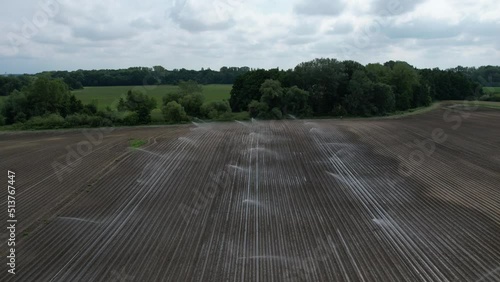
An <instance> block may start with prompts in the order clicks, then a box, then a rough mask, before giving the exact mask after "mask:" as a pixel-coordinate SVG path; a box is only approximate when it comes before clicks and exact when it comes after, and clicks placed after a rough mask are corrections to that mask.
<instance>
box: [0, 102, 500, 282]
mask: <svg viewBox="0 0 500 282" xmlns="http://www.w3.org/2000/svg"><path fill="white" fill-rule="evenodd" d="M89 136H90V137H89ZM101 137H102V138H101ZM130 139H143V140H147V144H146V145H144V146H143V147H141V148H139V149H133V148H130V147H129V140H130ZM0 148H1V154H0V157H1V165H0V166H1V171H0V173H1V177H0V181H1V182H0V183H2V185H3V186H4V188H2V189H1V190H0V196H1V197H0V202H1V206H2V211H4V212H2V213H3V214H2V218H4V219H5V220H3V222H4V223H3V224H4V225H5V226H4V227H2V228H1V229H2V236H3V237H2V241H3V242H5V241H6V238H7V233H6V231H5V230H6V229H5V227H6V226H7V223H5V222H6V220H7V170H11V171H14V172H15V173H16V181H17V182H16V189H17V193H16V200H17V207H16V211H17V217H18V226H17V229H16V233H17V245H16V250H17V252H16V258H17V265H16V275H15V276H12V275H10V274H8V273H7V268H6V264H5V263H3V266H2V267H3V268H2V269H3V270H2V273H1V274H0V278H1V279H0V280H1V281H499V280H500V111H498V110H493V109H483V108H479V109H474V110H470V109H460V108H453V109H452V108H440V109H439V110H435V111H432V112H429V113H426V114H422V115H416V116H411V117H406V118H400V119H370V120H311V121H303V120H287V121H253V122H233V123H213V124H212V123H211V124H209V123H203V124H192V125H183V126H170V127H149V128H133V129H130V128H118V129H114V130H112V131H110V130H107V131H102V130H101V131H97V130H91V131H89V132H86V133H85V134H84V132H82V131H81V130H74V131H66V132H61V131H52V132H31V133H2V134H0ZM64 167H65V168H66V169H65V170H62V169H63V168H64ZM1 250H2V252H1V253H2V256H3V257H4V261H6V258H5V257H6V256H7V250H8V249H7V244H6V243H3V244H2V247H1Z"/></svg>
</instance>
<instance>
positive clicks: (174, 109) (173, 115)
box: [162, 101, 188, 122]
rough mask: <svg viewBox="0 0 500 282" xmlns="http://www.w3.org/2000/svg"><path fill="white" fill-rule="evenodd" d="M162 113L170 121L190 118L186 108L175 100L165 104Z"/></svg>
mask: <svg viewBox="0 0 500 282" xmlns="http://www.w3.org/2000/svg"><path fill="white" fill-rule="evenodd" d="M162 113H163V117H164V118H165V120H166V121H168V122H181V121H186V120H188V117H187V114H186V111H184V108H183V107H182V106H181V105H180V104H179V103H177V102H175V101H172V102H168V103H167V104H166V105H165V106H163V108H162Z"/></svg>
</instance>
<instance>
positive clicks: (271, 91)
mask: <svg viewBox="0 0 500 282" xmlns="http://www.w3.org/2000/svg"><path fill="white" fill-rule="evenodd" d="M259 92H260V94H261V98H260V101H261V102H263V103H266V104H267V105H268V106H269V108H276V107H277V108H280V107H281V102H282V99H283V88H282V87H281V83H280V82H279V81H277V80H274V79H266V80H265V81H264V83H262V85H261V86H260V89H259Z"/></svg>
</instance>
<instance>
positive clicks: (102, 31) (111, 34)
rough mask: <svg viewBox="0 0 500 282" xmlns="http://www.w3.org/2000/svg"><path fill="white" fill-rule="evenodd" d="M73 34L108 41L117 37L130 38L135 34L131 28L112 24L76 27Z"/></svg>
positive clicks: (93, 39)
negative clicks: (117, 26)
mask: <svg viewBox="0 0 500 282" xmlns="http://www.w3.org/2000/svg"><path fill="white" fill-rule="evenodd" d="M72 34H73V36H74V37H77V38H84V39H87V40H91V41H106V40H116V39H128V38H131V37H133V36H134V35H135V33H134V32H133V31H132V30H130V29H124V28H116V27H112V26H106V27H104V26H100V27H89V26H86V27H76V28H74V29H73V30H72Z"/></svg>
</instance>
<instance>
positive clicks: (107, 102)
mask: <svg viewBox="0 0 500 282" xmlns="http://www.w3.org/2000/svg"><path fill="white" fill-rule="evenodd" d="M202 87H203V94H205V101H220V100H224V99H225V100H229V97H230V92H231V89H232V87H233V86H232V85H225V84H212V85H203V86H202ZM134 88H136V89H137V90H139V91H141V89H142V90H146V93H147V94H148V95H151V96H152V97H154V98H155V99H156V101H157V105H158V108H160V107H161V104H162V98H163V96H165V94H167V93H168V92H170V91H175V90H176V89H177V86H175V85H161V86H157V87H155V86H152V87H150V88H151V89H146V88H142V86H110V87H85V89H83V90H76V91H73V94H75V96H76V98H78V99H80V100H82V102H83V103H84V104H89V103H91V102H92V101H93V100H97V103H98V104H97V106H98V108H99V109H104V108H106V107H107V106H112V105H113V103H114V106H115V107H116V105H117V104H118V100H119V99H120V97H122V96H123V97H125V95H126V94H127V92H128V91H129V90H131V89H134Z"/></svg>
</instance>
